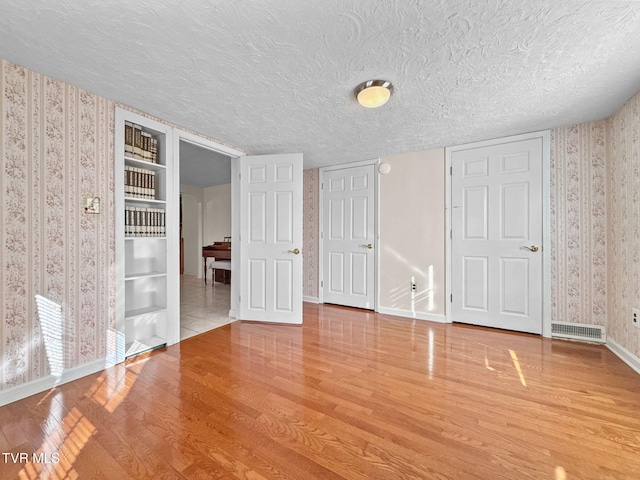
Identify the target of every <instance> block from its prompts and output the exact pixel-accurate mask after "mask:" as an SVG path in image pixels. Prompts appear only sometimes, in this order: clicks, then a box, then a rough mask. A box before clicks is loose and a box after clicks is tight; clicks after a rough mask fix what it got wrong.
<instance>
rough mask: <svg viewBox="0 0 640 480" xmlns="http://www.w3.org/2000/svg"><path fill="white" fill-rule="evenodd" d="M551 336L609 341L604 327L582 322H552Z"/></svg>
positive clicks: (599, 341)
mask: <svg viewBox="0 0 640 480" xmlns="http://www.w3.org/2000/svg"><path fill="white" fill-rule="evenodd" d="M551 336H552V337H554V338H570V339H572V340H582V341H583V342H595V343H606V341H607V334H606V332H605V329H604V327H601V326H600V325H584V324H581V323H567V322H551Z"/></svg>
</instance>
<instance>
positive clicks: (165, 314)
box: [115, 109, 179, 361]
mask: <svg viewBox="0 0 640 480" xmlns="http://www.w3.org/2000/svg"><path fill="white" fill-rule="evenodd" d="M115 149H116V185H115V187H116V188H115V193H116V201H115V206H116V212H117V217H116V276H117V279H116V284H117V285H116V290H117V294H116V330H117V334H118V341H119V342H120V343H122V345H121V346H120V350H122V352H123V353H122V354H121V355H119V356H120V357H121V358H119V361H122V360H124V359H125V358H128V357H131V356H134V355H138V354H140V353H143V352H145V351H149V350H152V349H155V348H160V347H162V346H165V345H171V344H173V343H175V342H176V341H177V340H178V335H179V307H178V305H179V297H177V296H176V294H175V292H179V286H178V285H176V283H177V279H178V278H179V277H178V275H179V274H178V271H177V269H178V268H179V256H178V255H179V251H178V246H177V245H174V243H175V242H174V237H175V236H176V233H175V232H174V230H175V229H174V228H173V225H174V224H175V225H177V218H176V215H175V214H174V211H176V210H177V209H176V208H175V206H174V205H175V203H176V202H177V201H174V200H175V199H174V197H175V193H174V192H176V191H177V187H176V186H175V183H177V182H176V179H175V174H174V165H175V159H174V156H175V154H174V151H173V129H172V128H171V127H168V126H166V125H164V124H161V123H159V122H156V121H153V120H150V119H147V118H145V117H143V116H140V115H136V114H133V113H131V112H128V111H126V110H122V109H117V110H116V144H115ZM176 228H177V227H176ZM176 297H177V298H176Z"/></svg>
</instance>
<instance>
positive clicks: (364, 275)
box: [321, 163, 376, 310]
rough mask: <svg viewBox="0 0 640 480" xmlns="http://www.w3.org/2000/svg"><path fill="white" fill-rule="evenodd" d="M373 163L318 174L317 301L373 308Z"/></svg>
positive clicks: (333, 169)
mask: <svg viewBox="0 0 640 480" xmlns="http://www.w3.org/2000/svg"><path fill="white" fill-rule="evenodd" d="M375 167H376V166H375V164H374V163H369V164H366V165H359V166H347V165H345V166H344V167H341V168H331V169H326V170H323V172H322V183H323V187H322V235H321V240H322V259H323V260H322V261H323V266H322V277H323V279H322V282H323V287H322V288H323V290H322V297H323V298H322V299H323V301H324V302H327V303H335V304H339V305H346V306H350V307H357V308H367V309H372V310H373V309H374V308H375V255H376V253H375V252H376V243H375V234H376V232H375V185H376V170H375Z"/></svg>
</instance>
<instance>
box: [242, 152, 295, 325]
mask: <svg viewBox="0 0 640 480" xmlns="http://www.w3.org/2000/svg"><path fill="white" fill-rule="evenodd" d="M239 161H240V217H241V220H240V269H241V284H240V302H239V317H240V320H257V321H265V322H278V323H302V154H286V155H261V156H247V157H241V158H240V159H239Z"/></svg>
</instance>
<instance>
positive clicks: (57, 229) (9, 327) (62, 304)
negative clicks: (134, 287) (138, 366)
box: [0, 60, 115, 389]
mask: <svg viewBox="0 0 640 480" xmlns="http://www.w3.org/2000/svg"><path fill="white" fill-rule="evenodd" d="M0 74H1V75H0V111H1V112H2V115H1V117H0V135H1V141H0V169H1V172H2V173H1V175H0V189H1V190H2V200H1V203H0V225H1V228H0V242H1V245H2V247H1V248H0V298H1V300H0V319H1V320H0V341H1V342H2V347H1V348H0V352H1V354H0V355H1V368H0V389H5V388H8V387H12V386H16V385H19V384H22V383H25V382H28V381H31V380H35V379H38V378H41V377H43V376H46V375H47V374H49V373H50V372H51V369H52V363H53V362H54V360H55V362H56V363H59V364H61V365H60V366H61V367H62V368H70V367H74V366H78V365H82V364H84V363H87V362H90V361H92V360H96V359H100V358H102V357H104V356H105V333H106V330H107V328H108V327H109V326H110V323H111V322H113V319H114V305H115V297H114V290H113V284H114V283H113V280H114V278H113V270H114V269H113V264H114V219H113V209H112V204H111V202H112V199H113V160H112V159H113V131H112V130H113V125H114V104H113V103H112V102H110V101H108V100H106V99H103V98H100V97H97V96H95V95H92V94H90V93H88V92H86V91H83V90H80V89H78V88H75V87H72V86H70V85H67V84H64V83H62V82H58V81H55V80H52V79H51V78H48V77H45V76H43V75H40V74H37V73H35V72H32V71H30V70H28V69H25V68H22V67H19V66H17V65H14V64H12V63H9V62H6V61H3V60H0ZM85 195H91V196H99V197H100V198H101V199H103V202H102V207H103V213H102V214H100V215H87V214H85V213H84V211H83V208H82V200H83V196H85ZM36 298H44V299H46V302H45V303H43V302H42V301H40V302H36ZM47 305H48V307H47ZM45 307H46V308H45ZM38 308H40V311H38ZM43 308H45V310H43ZM42 322H57V323H56V325H58V326H60V327H61V330H62V336H61V337H60V338H57V339H50V338H49V339H48V342H44V339H43V328H42ZM59 330H60V328H59ZM49 340H51V341H54V342H57V343H58V344H57V345H55V346H54V347H57V350H56V348H53V350H51V345H50V342H49ZM45 347H49V351H47V349H46V348H45ZM52 352H53V354H55V353H56V352H58V353H57V354H58V355H59V356H60V358H56V359H52V357H51V355H52Z"/></svg>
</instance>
